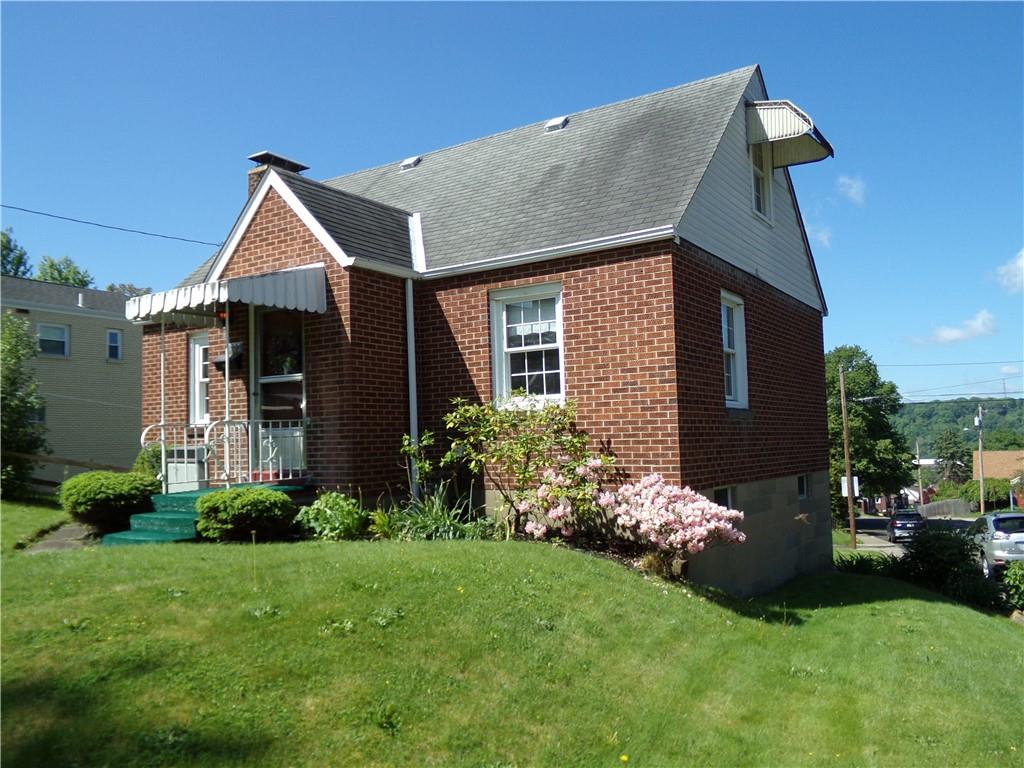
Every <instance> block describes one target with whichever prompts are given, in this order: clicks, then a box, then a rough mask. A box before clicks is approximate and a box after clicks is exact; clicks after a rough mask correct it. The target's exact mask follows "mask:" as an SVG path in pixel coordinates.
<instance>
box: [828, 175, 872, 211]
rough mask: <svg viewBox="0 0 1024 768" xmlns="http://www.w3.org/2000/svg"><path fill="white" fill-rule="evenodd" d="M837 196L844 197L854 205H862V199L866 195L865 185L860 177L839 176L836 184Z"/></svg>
mask: <svg viewBox="0 0 1024 768" xmlns="http://www.w3.org/2000/svg"><path fill="white" fill-rule="evenodd" d="M836 187H838V189H839V194H841V195H842V196H843V197H845V198H846V199H847V200H849V201H850V202H851V203H853V204H854V205H864V197H865V195H866V193H867V184H865V183H864V179H862V178H861V177H860V176H856V177H851V176H840V177H839V180H838V181H837V182H836Z"/></svg>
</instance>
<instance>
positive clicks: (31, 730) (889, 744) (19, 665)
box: [2, 542, 1024, 766]
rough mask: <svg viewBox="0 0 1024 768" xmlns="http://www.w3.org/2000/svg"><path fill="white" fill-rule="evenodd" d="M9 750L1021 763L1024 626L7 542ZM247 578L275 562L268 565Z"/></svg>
mask: <svg viewBox="0 0 1024 768" xmlns="http://www.w3.org/2000/svg"><path fill="white" fill-rule="evenodd" d="M3 570H4V579H3V615H2V630H3V634H2V637H3V699H2V701H3V718H2V729H3V730H2V737H3V755H2V761H3V765H4V766H41V765H62V766H100V765H110V766H115V765H116V766H143V765H145V766H151V765H152V766H161V765H168V766H170V765H174V766H179V765H182V766H184V765H188V766H214V765H216V766H220V765H269V766H278V765H280V766H328V765H330V766H334V765H338V766H341V765H358V766H362V765H410V766H423V765H437V766H461V765H465V766H533V765H550V766H622V765H623V761H622V757H621V756H623V755H628V764H629V766H669V765H671V766H675V765H687V766H697V765H713V766H733V765H785V766H802V765H806V766H820V765H857V766H860V765H882V766H898V765H903V766H909V765H925V764H929V763H932V764H935V765H969V766H970V765H974V766H980V765H985V766H999V765H1007V766H1009V765H1016V766H1020V765H1021V761H1022V756H1024V735H1022V732H1021V729H1020V722H1019V717H1018V715H1019V713H1020V712H1021V711H1022V709H1024V694H1022V688H1021V686H1020V683H1019V680H1017V679H1016V675H1014V674H1012V672H1013V671H1014V670H1020V669H1021V668H1022V666H1024V631H1022V629H1021V627H1019V626H1016V625H1014V624H1012V623H1011V622H1009V621H1008V620H1006V619H1005V618H1001V617H995V616H988V615H984V614H981V613H978V612H975V611H972V610H970V609H968V608H965V607H962V606H958V605H953V604H950V603H947V602H944V601H943V600H942V599H940V598H939V597H938V596H937V595H934V594H932V593H928V592H924V591H921V590H919V589H916V588H914V587H912V586H910V585H908V584H905V583H902V582H898V581H893V580H889V579H884V578H880V577H868V576H852V575H842V574H833V575H826V576H822V577H820V578H815V579H805V580H802V581H799V582H797V583H795V584H793V585H791V586H790V587H788V588H786V589H784V590H782V591H780V592H777V593H775V594H773V595H771V596H770V597H768V598H767V599H763V600H758V601H728V600H725V599H718V600H715V599H706V598H704V597H702V596H701V595H700V594H698V593H695V592H694V591H693V590H692V589H690V588H685V587H678V586H669V585H666V584H664V583H662V582H660V581H657V580H646V579H644V578H643V577H641V576H640V575H638V574H636V573H633V572H630V571H627V570H624V569H623V568H622V567H621V566H619V565H617V564H616V563H614V562H611V561H608V560H604V559H600V558H597V557H592V556H588V555H585V554H581V553H578V552H573V551H568V550H565V549H556V548H553V547H551V546H548V545H542V544H531V543H487V542H475V543H470V542H450V543H441V542H437V543H429V542H424V543H397V542H386V543H345V544H321V543H306V544H292V545H260V546H259V547H258V548H256V549H255V552H254V550H253V548H252V547H250V546H216V545H199V544H196V545H170V546H167V545H164V546H149V547H135V548H133V547H125V548H111V549H102V548H99V549H88V550H83V551H78V552H63V553H56V554H44V555H34V556H26V555H24V554H22V553H15V554H13V555H10V554H9V555H5V556H4V558H3ZM254 574H255V576H254Z"/></svg>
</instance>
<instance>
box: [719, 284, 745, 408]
mask: <svg viewBox="0 0 1024 768" xmlns="http://www.w3.org/2000/svg"><path fill="white" fill-rule="evenodd" d="M722 359H723V362H724V365H725V404H726V405H727V406H729V407H730V408H746V407H747V341H746V325H745V323H744V316H743V299H741V298H740V297H739V296H734V295H733V294H731V293H727V292H725V291H722Z"/></svg>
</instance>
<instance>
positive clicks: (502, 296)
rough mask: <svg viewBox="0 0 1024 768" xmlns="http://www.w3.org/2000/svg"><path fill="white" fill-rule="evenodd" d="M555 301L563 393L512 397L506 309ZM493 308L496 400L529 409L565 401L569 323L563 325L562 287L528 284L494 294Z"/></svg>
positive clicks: (492, 343)
mask: <svg viewBox="0 0 1024 768" xmlns="http://www.w3.org/2000/svg"><path fill="white" fill-rule="evenodd" d="M550 298H554V299H555V323H556V325H557V326H558V362H559V376H560V381H559V390H560V392H559V394H557V395H530V396H529V397H526V398H522V397H517V398H512V397H509V394H510V392H511V387H510V379H509V371H508V352H506V350H505V322H504V320H505V312H504V306H505V305H506V304H510V303H513V302H516V301H533V300H535V299H550ZM490 306H491V371H492V379H491V386H492V391H493V393H494V401H495V402H499V401H500V402H502V404H503V405H506V406H507V407H510V408H529V407H533V406H535V405H536V404H545V403H564V402H565V324H564V323H563V322H562V284H561V283H541V284H539V285H526V286H522V287H520V288H504V289H501V290H498V291H491V293H490Z"/></svg>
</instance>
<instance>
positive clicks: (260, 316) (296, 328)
mask: <svg viewBox="0 0 1024 768" xmlns="http://www.w3.org/2000/svg"><path fill="white" fill-rule="evenodd" d="M302 317H303V316H302V313H301V312H294V311H289V310H282V309H263V310H259V311H257V312H256V339H255V344H254V347H253V348H254V349H255V350H256V356H255V358H256V359H255V360H254V363H255V365H254V370H253V378H254V382H253V387H252V392H253V395H254V396H253V403H252V413H253V415H254V421H255V422H256V424H255V425H254V427H255V428H254V429H253V430H252V434H253V443H254V444H253V446H252V451H253V457H254V458H255V461H254V462H253V469H254V471H255V472H256V473H257V474H256V476H255V479H262V480H271V479H280V478H282V477H288V476H291V475H293V474H294V473H295V471H297V470H300V469H303V468H304V467H305V461H304V440H303V433H304V424H305V416H306V393H305V377H304V350H303V339H302Z"/></svg>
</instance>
